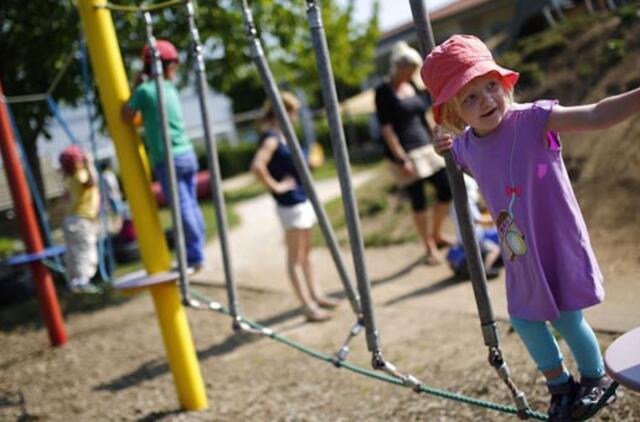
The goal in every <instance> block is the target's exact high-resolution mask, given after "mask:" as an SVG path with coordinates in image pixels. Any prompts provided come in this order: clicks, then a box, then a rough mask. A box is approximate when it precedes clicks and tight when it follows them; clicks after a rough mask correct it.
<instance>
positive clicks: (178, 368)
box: [33, 1, 637, 419]
mask: <svg viewBox="0 0 640 422" xmlns="http://www.w3.org/2000/svg"><path fill="white" fill-rule="evenodd" d="M168 3H172V4H177V3H181V2H167V3H165V4H164V5H169V4H168ZM101 4H102V3H101V2H95V1H82V2H80V4H79V8H80V12H81V16H82V19H83V24H84V25H85V28H87V34H86V36H87V41H88V45H89V50H90V52H91V59H92V63H93V68H94V72H95V75H96V80H97V84H98V87H99V90H100V94H101V99H102V101H103V108H104V110H105V114H106V118H107V122H108V125H109V129H110V132H111V133H112V136H113V139H114V140H115V142H116V151H117V154H118V157H119V161H120V165H121V168H122V174H123V180H124V188H125V191H126V192H127V194H128V197H130V198H131V201H132V204H131V206H132V213H133V217H134V222H135V224H136V228H137V230H138V232H139V238H140V249H141V252H142V256H143V261H144V264H145V267H146V269H147V272H148V273H149V274H150V275H152V276H156V278H157V279H160V280H162V281H160V282H158V283H156V284H150V285H149V289H150V291H151V293H152V296H153V298H154V304H155V306H156V314H157V317H158V319H159V323H160V326H161V330H162V333H163V338H164V340H165V348H166V349H167V355H168V360H169V364H170V366H171V369H172V373H173V375H174V380H175V382H176V388H177V390H178V396H179V399H180V403H181V404H182V406H183V407H184V408H186V409H189V410H196V409H202V408H205V407H206V406H207V402H206V395H204V388H203V386H202V379H201V375H200V373H199V370H198V368H197V361H196V360H195V353H194V350H193V346H192V345H191V339H190V334H189V329H188V326H187V324H186V316H185V315H184V310H183V309H182V306H181V303H182V304H185V305H188V306H193V307H196V308H200V309H211V310H214V311H219V312H222V313H228V314H229V315H231V316H232V318H233V323H232V324H233V327H234V329H236V330H248V331H251V332H253V333H256V334H262V335H266V336H269V337H272V338H274V339H277V340H280V339H282V338H281V337H279V336H278V335H276V334H275V333H273V331H271V330H270V329H268V328H266V327H261V326H259V325H257V324H254V323H251V322H250V321H248V320H246V319H244V318H243V317H242V315H241V314H240V312H239V309H238V308H239V307H238V304H237V299H235V292H234V285H233V276H232V271H231V265H230V262H229V261H225V277H226V282H227V293H228V299H229V310H228V311H227V310H226V308H224V307H222V306H221V305H219V304H216V303H215V302H211V301H210V300H208V299H207V298H205V297H203V296H201V295H196V294H195V292H191V291H190V287H189V285H188V280H187V276H186V271H185V268H184V265H183V262H182V259H183V258H179V262H178V264H179V265H178V272H177V273H168V271H169V269H170V265H171V263H170V259H169V254H168V249H167V248H166V244H165V242H164V238H163V237H162V230H160V227H159V223H158V221H157V217H156V212H155V201H153V198H152V196H151V195H150V190H149V181H148V168H147V164H146V157H145V155H144V149H143V148H141V144H140V141H139V140H138V139H137V136H136V135H135V133H134V132H133V131H132V128H130V127H128V126H127V125H124V123H123V122H121V121H120V119H119V115H118V110H119V107H120V105H121V104H122V102H124V101H125V100H126V99H127V98H128V97H129V95H128V86H127V83H126V76H125V74H124V67H123V66H122V62H121V59H120V55H119V50H118V47H117V42H116V40H115V32H114V31H113V23H112V22H111V17H110V12H109V10H107V8H106V7H100V5H101ZM172 4H171V5H172ZM187 4H188V5H190V3H187ZM307 4H308V17H309V21H310V27H311V31H312V37H313V40H314V46H315V47H316V48H315V51H316V54H317V62H318V66H319V67H320V74H321V77H322V82H323V83H322V87H323V98H324V100H325V106H326V107H327V114H328V118H329V122H330V124H331V134H332V136H331V138H332V142H333V147H334V154H335V155H336V159H337V162H338V172H339V179H340V184H341V188H342V192H343V197H344V199H345V200H344V204H345V214H346V215H347V221H348V228H349V235H350V236H349V238H350V242H351V249H352V252H353V256H354V265H355V268H356V278H357V282H358V290H359V297H358V296H357V295H356V294H355V292H353V290H352V289H351V290H350V289H349V288H348V287H347V286H348V285H349V282H348V276H346V271H345V277H344V278H343V282H344V284H345V290H346V292H347V295H348V297H349V299H350V303H351V305H352V308H353V310H354V313H355V314H356V315H357V316H358V322H357V323H356V325H355V326H354V327H353V329H352V330H351V331H350V333H349V338H348V340H350V339H351V338H352V337H353V336H355V335H357V334H358V332H359V331H360V329H361V328H362V326H364V328H365V330H366V335H367V346H368V349H369V351H370V352H371V353H372V363H373V367H374V369H378V370H382V371H384V372H385V373H386V374H387V375H385V376H377V377H378V378H380V379H383V380H385V381H388V382H393V383H396V384H399V385H405V386H407V387H410V388H413V389H414V390H416V391H418V392H427V393H432V392H434V391H435V390H432V389H429V388H428V387H426V386H425V385H424V384H422V383H421V382H420V381H419V380H417V379H416V378H415V377H413V376H412V375H410V374H405V373H402V372H400V371H398V370H397V369H396V368H395V367H394V365H393V364H391V363H389V362H387V361H385V360H384V358H383V357H382V350H381V345H380V339H379V337H378V333H377V329H376V324H375V318H374V313H373V308H372V302H371V298H370V291H369V288H370V287H369V280H368V276H367V273H366V267H365V266H364V259H363V247H362V238H361V234H360V228H359V225H358V221H357V210H356V206H355V201H354V199H353V192H352V191H353V189H352V187H351V185H350V178H349V164H348V163H349V161H348V157H347V154H346V148H345V145H344V144H345V143H344V133H343V132H342V128H341V121H340V115H339V113H337V108H335V104H336V101H335V97H336V95H335V87H334V85H333V81H332V75H331V68H330V65H329V64H328V49H327V46H326V41H325V40H324V33H323V28H322V21H321V18H320V14H319V13H318V9H317V3H316V2H315V1H308V2H307ZM411 4H412V11H413V14H414V18H415V20H416V24H417V27H418V31H419V34H420V40H421V42H422V49H423V53H424V52H426V51H428V50H429V49H430V48H432V47H433V38H432V35H431V34H430V29H429V22H428V20H425V19H424V17H425V16H427V15H426V10H425V9H424V5H423V4H422V2H421V1H412V2H411ZM243 6H244V7H243V9H244V10H243V13H244V17H245V24H246V31H247V35H248V37H249V40H250V45H251V48H252V57H253V59H254V60H255V61H256V65H257V67H258V69H259V71H260V74H261V78H262V79H263V82H264V85H265V88H266V90H267V93H268V95H269V97H270V98H271V99H272V101H273V103H274V104H276V106H277V107H276V111H277V117H278V119H279V121H280V123H281V126H282V127H283V128H284V129H285V135H286V138H287V142H288V144H289V145H290V147H291V149H292V150H293V151H296V147H297V149H298V150H299V146H298V143H297V140H296V139H295V134H294V133H293V130H292V129H291V123H290V122H288V119H287V117H286V113H284V110H283V107H282V103H281V101H280V98H279V94H278V92H277V87H276V85H275V82H274V80H273V76H272V75H271V74H270V70H269V68H268V65H267V64H266V61H265V59H264V55H263V54H262V46H261V44H260V41H259V39H258V37H257V32H256V30H255V27H254V26H253V22H252V16H251V11H250V9H249V7H248V3H247V2H246V1H244V2H243ZM137 10H139V9H137ZM149 11H150V10H147V11H146V12H147V15H146V17H147V28H148V36H149V38H150V39H152V38H153V34H152V28H151V16H150V15H148V12H149ZM190 16H191V17H192V16H193V15H192V14H191V15H190ZM89 28H90V29H91V31H89V30H88V29H89ZM194 39H197V38H196V37H195V36H194ZM150 44H151V45H152V46H153V42H151V43H150ZM195 45H197V44H195ZM200 59H201V56H200ZM200 64H201V63H199V64H198V65H200ZM201 70H202V73H201V74H202V75H204V67H203V64H202V67H201ZM199 71H200V69H199ZM156 75H157V72H156ZM203 81H204V80H202V82H201V83H203ZM199 83H200V82H199ZM106 93H108V94H106ZM114 94H116V95H114ZM332 107H333V108H332ZM202 109H203V115H204V116H206V106H204V107H203V108H202ZM204 121H207V119H204ZM209 145H210V142H208V144H207V146H208V147H209ZM167 150H169V149H167ZM214 154H215V148H213V149H212V151H209V150H208V156H209V162H210V164H211V163H214V164H215V162H216V159H215V155H214ZM297 155H298V154H295V155H294V156H297ZM298 160H299V159H298ZM299 161H300V160H299ZM296 164H297V165H298V166H301V167H300V170H301V174H306V173H308V170H307V171H306V172H305V166H304V163H303V161H300V162H297V163H296ZM170 167H171V166H170ZM214 168H216V167H215V166H214ZM447 168H448V172H449V174H450V177H451V178H452V179H453V182H454V183H452V184H453V190H454V196H455V198H456V208H457V210H458V215H459V216H460V220H461V221H462V222H465V221H470V218H469V215H468V210H467V209H466V203H467V201H466V193H465V189H464V185H463V183H462V179H461V177H460V174H459V172H457V170H456V169H455V168H454V167H453V166H452V163H451V160H450V159H448V160H447ZM456 177H458V180H457V181H456ZM304 179H306V178H303V180H304ZM458 182H459V183H458ZM212 183H217V185H216V186H215V188H214V189H212V192H214V193H215V194H214V200H216V195H219V192H220V190H219V175H217V177H212ZM306 183H307V184H308V185H307V184H305V188H308V189H310V191H311V192H313V186H312V184H311V182H310V180H307V182H306ZM216 192H217V193H216ZM134 198H135V200H134ZM218 199H219V200H221V196H219V198H218ZM316 201H317V200H316ZM316 201H314V206H315V207H316V208H318V205H317V204H316ZM171 202H172V203H173V204H175V202H176V201H175V195H172V201H171ZM317 202H318V204H319V201H317ZM221 204H223V202H222V201H220V202H219V203H218V202H217V203H216V210H217V211H218V214H221V215H222V216H224V213H220V212H219V210H220V208H222V206H223V205H221ZM174 208H175V207H174ZM319 208H320V211H319V210H318V209H316V212H317V213H319V216H320V215H321V214H322V211H321V209H322V207H321V205H319ZM176 220H178V221H179V218H177V217H176V216H175V214H174V227H176V226H178V227H179V224H175V223H176ZM222 223H223V224H220V227H221V228H222V229H221V245H222V247H223V248H225V246H224V244H225V243H226V240H224V241H223V240H222V236H226V234H224V235H223V234H222V233H223V232H225V233H226V231H225V226H226V224H224V222H222ZM461 226H462V233H463V239H464V241H465V247H466V248H468V249H466V250H467V251H468V252H469V253H468V254H467V256H469V257H470V259H469V263H470V273H471V275H472V280H473V281H474V283H473V287H474V293H475V294H476V300H477V303H478V308H479V313H480V317H481V326H482V332H483V336H484V339H485V344H486V345H487V346H488V347H489V352H490V362H491V364H492V365H493V366H494V367H495V368H496V370H497V371H498V374H499V376H500V377H501V378H502V379H503V380H504V382H505V384H506V385H507V386H508V387H509V389H510V390H511V392H512V395H513V397H514V401H515V403H516V408H515V409H514V408H508V407H500V406H498V408H496V410H504V411H508V412H510V413H517V414H518V415H519V416H521V417H525V416H529V417H535V418H538V419H541V418H542V415H539V414H536V413H535V412H531V411H530V409H528V406H527V403H526V399H524V395H523V394H522V393H521V392H520V391H519V390H517V388H516V387H515V385H513V382H512V381H511V378H510V375H509V370H508V367H507V366H506V364H505V363H504V361H503V359H502V357H501V353H500V348H499V337H498V334H497V330H496V328H495V319H494V317H493V314H492V311H491V304H490V300H489V298H488V296H487V295H486V277H485V275H484V271H483V269H482V266H481V264H480V262H481V261H480V257H479V255H480V254H479V251H478V250H477V243H476V242H475V240H474V234H473V231H472V229H471V224H470V223H469V224H468V227H466V229H467V230H466V231H465V226H467V225H465V224H461ZM325 230H326V229H325ZM328 230H329V231H330V228H329V229H328ZM323 231H324V230H323ZM179 238H180V237H179ZM34 249H37V248H34ZM33 252H38V250H34V251H33ZM223 254H224V252H223ZM338 260H339V259H338ZM227 272H228V273H227ZM339 272H340V271H339ZM158 274H159V275H158ZM163 274H165V275H166V274H168V275H167V277H164V276H163ZM341 275H342V273H341ZM176 279H179V280H180V289H178V288H176V286H175V284H174V283H173V282H174V281H175V280H176ZM148 281H149V278H148V277H143V278H142V279H140V280H137V282H139V283H145V282H148ZM155 281H157V280H155ZM131 286H135V287H139V285H136V283H135V282H134V283H133V284H132V285H131ZM179 293H180V294H179ZM636 337H637V336H636ZM281 341H284V340H281ZM347 344H348V341H347V342H346V343H345V345H344V346H343V347H342V348H341V349H340V351H339V352H338V353H337V354H336V356H334V357H328V356H326V355H323V356H316V357H320V358H325V360H327V361H330V362H332V363H333V364H334V365H336V366H338V367H344V368H349V369H352V370H356V371H360V372H362V371H361V370H359V369H358V368H357V367H354V366H352V365H350V364H348V363H347V362H344V359H345V358H346V352H345V351H348V345H347ZM190 345H191V346H190ZM292 345H293V344H292ZM341 352H342V353H341ZM612 359H614V358H612ZM608 368H609V369H611V368H613V369H611V370H612V371H623V370H620V369H616V366H615V365H614V363H613V362H612V363H611V364H608ZM614 378H615V377H614ZM623 385H625V384H623ZM626 385H627V386H629V385H631V386H633V383H627V384H626ZM630 388H633V387H630ZM439 395H441V396H443V397H448V398H455V397H450V396H447V395H446V394H439ZM461 401H465V400H461ZM467 402H470V403H473V401H472V400H471V401H469V400H467ZM474 404H478V403H474Z"/></svg>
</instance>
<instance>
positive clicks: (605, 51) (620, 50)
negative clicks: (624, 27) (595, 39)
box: [598, 38, 625, 66]
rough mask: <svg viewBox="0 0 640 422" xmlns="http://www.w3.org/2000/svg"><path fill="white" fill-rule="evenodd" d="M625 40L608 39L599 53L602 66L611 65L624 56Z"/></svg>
mask: <svg viewBox="0 0 640 422" xmlns="http://www.w3.org/2000/svg"><path fill="white" fill-rule="evenodd" d="M624 55H625V42H624V40H623V39H620V38H616V39H612V40H609V41H607V43H606V44H605V45H604V46H603V48H602V50H601V51H600V54H599V55H598V63H599V64H600V65H601V66H611V65H613V64H615V63H617V62H619V61H620V60H622V59H623V58H624Z"/></svg>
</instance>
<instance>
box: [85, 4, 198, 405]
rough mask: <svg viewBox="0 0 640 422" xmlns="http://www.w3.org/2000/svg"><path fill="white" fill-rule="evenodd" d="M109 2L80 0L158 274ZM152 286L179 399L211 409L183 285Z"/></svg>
mask: <svg viewBox="0 0 640 422" xmlns="http://www.w3.org/2000/svg"><path fill="white" fill-rule="evenodd" d="M106 4H107V2H106V1H105V0H79V1H78V10H79V12H80V18H81V20H82V25H83V27H84V34H85V38H86V40H87V47H88V49H89V56H90V57H91V65H92V68H93V73H94V76H95V79H96V84H97V86H98V91H99V93H100V101H101V103H102V109H103V110H104V113H105V117H106V120H107V126H108V128H109V133H110V134H111V138H112V139H113V142H114V145H115V150H116V154H117V156H118V162H119V164H120V170H121V174H122V182H123V185H124V190H125V192H126V195H127V198H128V200H129V206H130V208H131V213H132V216H133V222H134V224H135V227H136V233H137V235H138V243H139V246H140V253H141V256H142V261H143V263H144V266H145V268H146V270H147V272H148V273H150V274H153V273H157V272H161V271H167V270H168V269H169V268H170V266H171V255H170V254H169V248H168V247H167V243H166V240H165V237H164V231H163V230H162V227H161V225H160V220H159V218H158V213H157V209H156V202H155V197H154V196H153V192H152V191H151V178H150V171H149V164H148V161H147V158H146V154H145V151H144V146H143V144H142V142H141V141H140V138H139V137H138V135H137V133H136V131H135V129H134V127H133V125H130V124H127V123H125V122H124V121H123V120H122V119H121V118H120V108H121V107H122V104H124V102H125V101H126V100H128V99H129V96H130V94H131V91H130V89H129V84H128V81H127V75H126V72H125V70H124V64H123V62H122V56H121V54H120V47H119V46H118V39H117V37H116V32H115V28H114V25H113V20H112V18H111V12H110V11H109V10H108V9H105V8H100V7H99V6H101V5H103V6H104V5H106ZM97 6H98V7H97ZM150 290H151V294H152V297H153V302H154V305H155V308H156V316H157V318H158V323H159V325H160V331H161V332H162V338H163V340H164V345H165V349H166V352H167V359H168V361H169V367H170V368H171V372H172V374H173V379H174V383H175V386H176V390H177V393H178V400H179V401H180V404H181V406H182V407H183V408H184V409H187V410H201V409H206V408H207V407H208V403H207V395H206V392H205V389H204V383H203V381H202V374H201V373H200V367H199V366H198V360H197V357H196V352H195V347H194V345H193V340H192V338H191V332H190V330H189V324H188V321H187V317H186V314H185V311H184V308H183V307H182V305H181V303H180V294H179V291H178V288H177V287H176V286H175V285H174V284H172V283H163V284H158V285H155V286H152V287H150Z"/></svg>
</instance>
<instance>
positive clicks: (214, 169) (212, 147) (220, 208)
mask: <svg viewBox="0 0 640 422" xmlns="http://www.w3.org/2000/svg"><path fill="white" fill-rule="evenodd" d="M186 6H187V14H188V17H189V29H190V33H191V50H192V54H193V57H195V62H196V63H195V67H196V82H197V90H198V100H199V102H200V115H201V117H202V126H203V128H204V138H205V145H206V146H207V164H208V167H209V172H210V174H211V175H210V182H211V195H212V196H213V203H214V205H215V212H216V223H217V225H218V236H219V239H220V249H221V251H222V263H223V266H224V276H225V283H226V287H227V298H228V301H229V312H230V313H231V316H232V317H233V320H234V321H233V324H234V328H237V327H238V324H239V322H240V321H239V320H238V315H239V309H238V308H239V306H238V300H237V293H236V283H235V280H234V276H233V267H232V265H231V253H230V249H229V239H228V237H227V227H228V226H227V212H226V209H225V203H224V197H223V194H222V189H221V186H222V182H221V180H222V178H221V177H220V164H219V158H218V148H217V146H216V140H215V137H214V134H213V131H212V130H211V121H210V119H209V105H208V103H207V96H206V87H207V80H206V73H205V64H204V58H203V56H202V43H201V42H200V33H199V32H198V28H197V27H196V23H195V17H194V9H193V3H192V2H191V0H189V1H188V2H187V4H186Z"/></svg>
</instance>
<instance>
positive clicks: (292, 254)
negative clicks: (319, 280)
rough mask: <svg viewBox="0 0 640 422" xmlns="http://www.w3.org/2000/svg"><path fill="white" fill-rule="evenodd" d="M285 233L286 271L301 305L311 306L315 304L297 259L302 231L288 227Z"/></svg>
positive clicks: (301, 244) (302, 244) (301, 241)
mask: <svg viewBox="0 0 640 422" xmlns="http://www.w3.org/2000/svg"><path fill="white" fill-rule="evenodd" d="M285 235H286V242H287V272H288V274H289V280H290V281H291V285H292V286H293V291H294V292H295V294H296V296H297V297H298V299H299V300H300V302H302V305H303V306H306V307H308V308H313V307H314V306H316V304H315V302H314V301H313V299H312V297H311V294H310V292H309V290H308V288H307V284H306V283H304V282H303V280H304V279H305V278H306V277H305V274H304V268H303V266H302V265H300V260H299V256H300V254H301V249H302V248H303V247H304V241H303V232H302V230H298V229H289V230H287V231H286V232H285Z"/></svg>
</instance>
